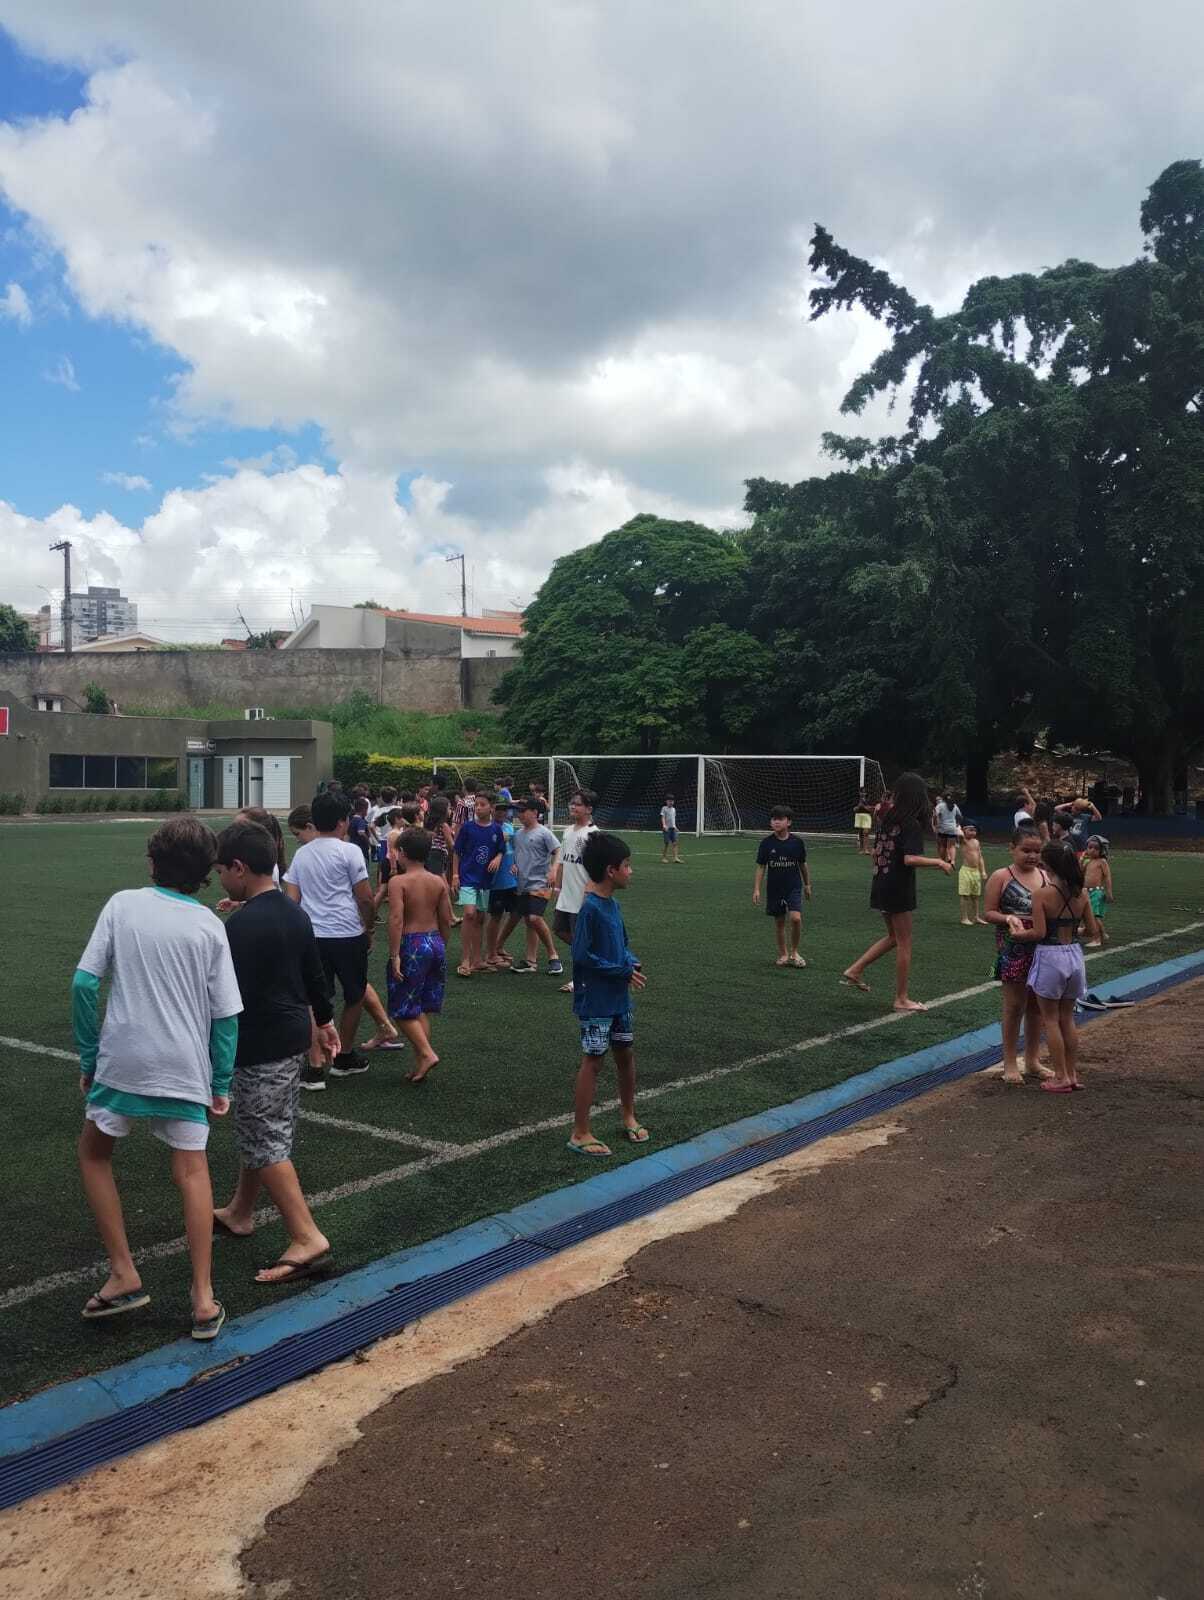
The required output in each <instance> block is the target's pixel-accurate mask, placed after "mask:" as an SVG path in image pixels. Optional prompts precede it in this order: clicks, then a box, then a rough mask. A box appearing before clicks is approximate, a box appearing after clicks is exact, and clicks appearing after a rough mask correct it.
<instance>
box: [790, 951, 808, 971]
mask: <svg viewBox="0 0 1204 1600" xmlns="http://www.w3.org/2000/svg"><path fill="white" fill-rule="evenodd" d="M787 964H788V965H789V966H792V967H805V966H806V965H807V963H806V962H805V961H804V960H803V958H802V956H800V955H799V953H798V951H797V950H796V951H795V952H794V954H793V955H792V956H791V957H790V960H789V962H788V963H787Z"/></svg>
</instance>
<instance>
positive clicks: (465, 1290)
mask: <svg viewBox="0 0 1204 1600" xmlns="http://www.w3.org/2000/svg"><path fill="white" fill-rule="evenodd" d="M1200 975H1204V951H1201V952H1197V953H1196V954H1194V955H1188V956H1179V957H1177V958H1175V959H1174V960H1171V961H1164V962H1161V963H1159V964H1158V965H1157V966H1154V967H1146V968H1143V969H1142V970H1140V971H1138V972H1133V973H1129V974H1128V975H1127V976H1125V977H1123V978H1116V979H1113V980H1112V981H1111V982H1108V983H1100V984H1097V985H1095V986H1094V988H1095V991H1096V992H1098V993H1100V994H1101V995H1103V996H1104V997H1105V998H1108V999H1117V1000H1118V999H1139V998H1141V999H1144V998H1149V997H1152V996H1153V995H1155V994H1158V993H1160V992H1161V991H1163V990H1165V989H1168V988H1171V987H1173V986H1174V985H1176V984H1179V983H1183V982H1185V981H1187V980H1188V979H1189V978H1192V977H1197V976H1200ZM1085 1020H1087V1021H1090V1020H1091V1016H1090V1015H1089V1016H1088V1017H1087V1018H1086V1019H1085ZM999 1043H1000V1030H999V1027H998V1025H997V1024H993V1025H991V1026H989V1027H985V1028H977V1029H974V1030H973V1031H972V1032H969V1033H964V1034H961V1035H959V1036H958V1037H957V1038H955V1039H949V1040H946V1041H944V1042H943V1043H941V1044H935V1045H930V1046H928V1047H926V1048H925V1049H923V1050H917V1051H915V1052H913V1053H912V1054H910V1055H906V1056H900V1057H898V1058H897V1059H895V1060H893V1061H888V1062H884V1063H883V1064H882V1065H881V1066H877V1067H873V1068H871V1069H870V1070H869V1071H868V1072H863V1073H859V1074H858V1075H857V1076H855V1077H852V1078H848V1079H846V1080H845V1081H844V1082H843V1083H839V1084H835V1085H833V1086H832V1087H831V1088H829V1089H821V1090H818V1091H816V1092H815V1093H812V1094H808V1095H804V1096H802V1097H801V1098H800V1099H798V1100H794V1101H791V1102H789V1103H788V1104H786V1105H782V1106H777V1107H775V1108H773V1109H772V1110H770V1111H766V1112H761V1113H758V1114H757V1115H756V1116H752V1117H744V1118H742V1119H740V1120H739V1121H738V1122H734V1123H731V1124H729V1125H728V1126H726V1127H723V1128H717V1129H712V1130H711V1131H709V1132H707V1133H704V1134H702V1135H700V1136H699V1137H698V1138H696V1139H691V1140H689V1141H687V1142H686V1143H684V1144H680V1145H675V1146H673V1147H671V1148H670V1149H668V1150H660V1151H656V1152H654V1153H652V1154H650V1155H648V1156H645V1157H643V1158H642V1159H640V1160H638V1161H633V1162H630V1163H628V1164H627V1165H625V1166H622V1167H617V1168H613V1169H611V1170H609V1171H607V1172H601V1173H598V1174H596V1175H595V1176H594V1177H591V1178H588V1179H586V1180H585V1181H584V1182H582V1183H579V1184H575V1185H573V1186H572V1187H570V1188H567V1189H560V1190H556V1191H554V1192H553V1193H551V1194H547V1195H542V1196H540V1197H538V1198H537V1199H534V1200H530V1201H527V1202H526V1203H525V1204H524V1205H521V1206H517V1207H515V1209H514V1210H512V1211H508V1212H504V1213H501V1214H499V1215H497V1216H494V1217H487V1218H484V1219H483V1220H481V1221H479V1222H473V1223H470V1224H469V1225H468V1226H466V1227H463V1228H458V1229H456V1231H455V1232H453V1233H450V1234H446V1235H444V1236H443V1237H442V1238H440V1239H434V1240H430V1241H428V1242H427V1243H425V1244H421V1245H416V1246H414V1247H412V1248H411V1249H408V1250H402V1251H398V1252H396V1253H395V1254H393V1255H390V1256H386V1257H385V1258H383V1259H382V1260H380V1261H376V1262H373V1263H372V1264H371V1265H370V1266H368V1267H362V1268H359V1269H357V1270H356V1271H354V1272H349V1273H347V1274H346V1275H344V1276H342V1277H339V1278H336V1279H332V1280H331V1281H330V1282H328V1283H324V1284H320V1285H317V1286H316V1287H314V1288H312V1289H310V1290H308V1291H306V1292H304V1293H302V1294H298V1295H294V1296H293V1297H292V1298H291V1299H290V1300H289V1301H288V1302H287V1303H286V1304H284V1305H278V1306H265V1307H263V1308H262V1309H261V1310H259V1311H254V1312H251V1313H249V1314H248V1315H247V1316H244V1317H240V1318H239V1319H238V1320H237V1321H236V1322H233V1323H231V1324H229V1326H228V1327H227V1329H226V1330H225V1332H224V1333H223V1336H222V1339H221V1343H220V1345H219V1347H218V1348H217V1349H214V1348H213V1347H212V1346H205V1345H199V1344H196V1343H194V1342H193V1341H191V1340H179V1341H177V1342H175V1343H173V1344H170V1345H166V1346H164V1347H163V1349H161V1350H156V1351H152V1352H150V1353H149V1354H147V1355H144V1356H139V1357H137V1358H136V1359H135V1360H133V1361H128V1362H125V1363H123V1364H122V1365H120V1366H117V1367H113V1368H111V1369H110V1370H109V1371H107V1372H102V1373H97V1374H95V1375H94V1376H92V1377H89V1378H81V1379H77V1380H74V1381H72V1382H68V1383H63V1384H59V1385H57V1386H56V1387H54V1388H52V1389H49V1390H47V1391H46V1392H45V1393H43V1394H40V1395H35V1396H33V1397H32V1398H31V1399H29V1400H24V1401H20V1402H18V1403H17V1404H15V1405H12V1406H9V1407H8V1408H7V1409H6V1410H4V1411H3V1412H2V1413H0V1508H3V1507H5V1506H10V1505H15V1504H17V1503H18V1502H19V1501H21V1500H24V1499H27V1498H29V1497H30V1496H31V1495H34V1494H39V1493H42V1492H44V1491H45V1490H46V1489H49V1488H53V1487H54V1486H55V1485H56V1484H59V1483H64V1482H67V1481H68V1480H69V1479H71V1478H73V1477H75V1476H77V1475H78V1474H80V1473H83V1472H87V1471H90V1470H91V1469H92V1468H94V1467H96V1466H99V1465H101V1464H103V1463H104V1462H107V1461H112V1460H115V1459H116V1458H117V1457H119V1456H121V1455H125V1454H128V1453H129V1452H130V1451H132V1450H136V1449H139V1448H141V1447H142V1446H143V1445H144V1444H148V1443H151V1442H153V1441H154V1440H156V1439H162V1438H165V1437H167V1436H169V1435H170V1434H172V1433H175V1432H178V1431H180V1430H182V1429H183V1428H186V1427H195V1426H197V1425H198V1424H200V1423H202V1422H206V1421H210V1420H212V1419H213V1418H214V1417H217V1416H221V1415H223V1414H224V1413H225V1412H227V1411H229V1410H232V1409H233V1408H234V1407H236V1406H238V1405H241V1404H244V1403H245V1402H246V1401H247V1400H250V1399H254V1398H257V1397H258V1396H260V1395H263V1394H267V1393H270V1392H271V1391H272V1390H273V1389H276V1388H279V1387H280V1386H281V1385H282V1384H285V1383H289V1382H292V1381H294V1380H295V1379H296V1378H299V1377H304V1376H306V1375H307V1374H309V1373H311V1372H314V1371H317V1370H318V1369H319V1368H320V1367H322V1366H325V1365H328V1364H329V1363H330V1362H332V1361H336V1360H339V1359H341V1358H342V1357H344V1356H346V1355H349V1354H351V1353H352V1352H353V1351H355V1350H357V1349H360V1348H362V1347H363V1346H364V1345H365V1344H369V1343H371V1342H373V1341H374V1340H376V1339H380V1338H384V1337H387V1336H388V1335H389V1334H392V1333H395V1332H397V1331H399V1330H400V1329H401V1328H402V1327H404V1326H406V1324H407V1323H409V1322H412V1321H414V1320H415V1319H416V1318H418V1317H421V1316H427V1315H430V1313H431V1312H432V1311H434V1310H436V1309H438V1308H440V1307H441V1306H444V1305H449V1304H451V1303H453V1302H454V1301H455V1300H458V1299H461V1298H463V1297H464V1296H465V1295H467V1294H470V1293H473V1292H474V1291H475V1290H476V1289H478V1288H482V1287H484V1286H486V1285H487V1284H489V1283H494V1282H497V1281H498V1280H499V1279H501V1278H502V1277H505V1276H507V1275H508V1274H509V1273H511V1272H514V1271H517V1270H520V1269H521V1268H522V1267H525V1266H529V1265H531V1264H532V1263H533V1262H535V1261H540V1260H547V1259H549V1257H550V1256H551V1255H553V1254H555V1253H556V1252H558V1251H560V1250H563V1249H565V1248H567V1247H568V1246H570V1245H572V1244H575V1243H577V1242H579V1241H580V1240H581V1239H584V1238H588V1237H591V1236H593V1235H596V1234H598V1233H601V1232H604V1231H606V1230H607V1229H609V1228H613V1227H617V1226H619V1225H621V1224H622V1223H623V1222H626V1221H630V1220H632V1219H633V1218H635V1217H639V1216H646V1215H648V1214H649V1213H651V1212H652V1211H655V1210H658V1209H659V1208H660V1207H662V1206H664V1205H666V1204H669V1203H671V1202H672V1201H673V1200H675V1199H679V1198H681V1197H682V1196H684V1195H687V1194H691V1193H696V1192H697V1191H698V1190H699V1189H702V1188H705V1187H708V1186H710V1185H712V1184H714V1183H719V1182H722V1181H723V1180H724V1179H725V1178H727V1177H731V1176H733V1175H735V1174H736V1173H738V1172H744V1171H748V1170H749V1169H750V1168H752V1167H755V1166H760V1165H763V1164H765V1163H766V1162H770V1161H775V1160H779V1159H780V1158H781V1157H782V1156H783V1155H785V1154H788V1153H790V1152H791V1151H794V1150H798V1149H801V1148H802V1147H804V1146H805V1145H807V1144H810V1143H814V1142H816V1141H817V1140H819V1139H822V1138H825V1137H827V1135H829V1134H830V1133H833V1132H836V1131H838V1130H841V1129H844V1128H847V1127H850V1126H852V1125H853V1124H854V1123H856V1122H859V1121H863V1120H864V1119H865V1118H867V1117H870V1116H876V1115H879V1114H881V1113H882V1112H884V1111H888V1110H890V1109H891V1107H892V1106H894V1105H898V1104H901V1103H902V1102H903V1101H905V1100H908V1099H912V1098H914V1097H915V1096H917V1095H920V1094H924V1093H926V1092H927V1091H928V1090H929V1089H931V1088H935V1087H937V1086H939V1085H940V1084H943V1083H949V1082H953V1081H955V1080H956V1079H957V1078H960V1077H965V1076H967V1075H968V1074H970V1073H973V1072H977V1071H980V1070H981V1069H982V1068H983V1067H985V1066H988V1065H990V1064H991V1062H992V1061H995V1060H997V1059H998V1054H999ZM582 1159H583V1160H584V1159H585V1158H584V1157H583V1158H582ZM202 1379H203V1380H204V1381H200V1380H202Z"/></svg>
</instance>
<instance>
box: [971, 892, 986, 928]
mask: <svg viewBox="0 0 1204 1600" xmlns="http://www.w3.org/2000/svg"><path fill="white" fill-rule="evenodd" d="M971 904H972V906H973V908H974V920H975V922H977V923H978V925H979V927H980V928H989V927H990V926H991V924H990V923H989V922H988V921H987V919H986V918H985V917H984V916H983V914H982V894H981V893H979V894H976V895H975V896H974V899H973V901H972V902H971Z"/></svg>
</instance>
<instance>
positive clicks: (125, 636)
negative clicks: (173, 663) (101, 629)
mask: <svg viewBox="0 0 1204 1600" xmlns="http://www.w3.org/2000/svg"><path fill="white" fill-rule="evenodd" d="M72 648H73V649H75V650H78V651H79V652H80V653H81V654H83V655H117V654H118V653H119V652H120V651H122V650H170V649H171V646H170V645H169V644H168V642H167V640H166V639H157V638H156V637H155V635H154V634H153V633H143V632H142V631H141V629H139V628H135V629H134V630H133V632H132V633H107V634H104V635H102V636H101V637H100V638H99V639H88V640H85V642H84V643H83V644H76V645H73V646H72Z"/></svg>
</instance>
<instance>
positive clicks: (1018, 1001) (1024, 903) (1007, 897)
mask: <svg viewBox="0 0 1204 1600" xmlns="http://www.w3.org/2000/svg"><path fill="white" fill-rule="evenodd" d="M1040 860H1041V836H1040V834H1039V833H1037V831H1036V830H1035V828H1034V827H1033V826H1032V825H1031V824H1029V825H1028V826H1022V827H1019V828H1017V829H1016V831H1015V832H1014V833H1013V834H1012V864H1011V866H1009V867H1001V868H1000V869H999V871H998V872H993V873H992V874H991V876H990V877H989V878H988V879H987V892H986V896H985V898H984V900H983V917H984V918H985V920H986V921H987V922H989V923H992V924H993V925H994V928H995V944H996V949H997V954H996V957H995V969H994V974H993V975H994V977H995V978H997V979H998V980H999V982H1000V983H1001V984H1002V985H1003V991H1002V992H1003V1017H1002V1026H1003V1081H1004V1082H1005V1083H1023V1081H1024V1079H1025V1078H1026V1077H1033V1078H1048V1077H1051V1076H1052V1074H1051V1073H1050V1071H1049V1068H1048V1067H1043V1066H1041V1065H1040V1064H1039V1062H1038V1059H1037V1055H1038V1051H1039V1050H1040V1047H1041V1010H1040V1007H1039V1006H1038V1004H1037V998H1036V996H1035V995H1034V994H1032V992H1031V991H1030V990H1029V988H1028V970H1029V968H1030V967H1031V966H1032V964H1033V945H1032V944H1031V943H1029V942H1022V941H1020V940H1017V939H1015V938H1013V937H1012V935H1011V934H1010V932H1009V930H1008V919H1009V918H1010V917H1019V918H1021V919H1022V920H1027V919H1029V918H1031V916H1032V910H1033V893H1034V891H1035V890H1037V889H1043V888H1044V887H1045V884H1046V882H1047V881H1048V880H1047V878H1046V876H1045V873H1044V872H1043V871H1042V870H1041V866H1040ZM1030 925H1031V924H1030ZM1021 1021H1023V1022H1024V1067H1023V1069H1021V1067H1020V1064H1019V1062H1018V1061H1017V1059H1016V1052H1017V1049H1018V1047H1019V1043H1020V1024H1021Z"/></svg>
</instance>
